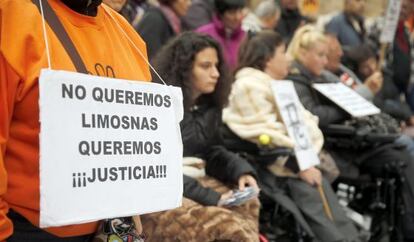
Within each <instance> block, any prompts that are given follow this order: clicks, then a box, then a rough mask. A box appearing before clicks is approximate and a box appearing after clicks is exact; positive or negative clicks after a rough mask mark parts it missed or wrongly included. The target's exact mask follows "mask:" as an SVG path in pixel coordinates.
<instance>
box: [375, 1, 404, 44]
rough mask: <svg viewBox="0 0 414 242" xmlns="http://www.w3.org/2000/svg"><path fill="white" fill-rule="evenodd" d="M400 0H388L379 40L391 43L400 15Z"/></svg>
mask: <svg viewBox="0 0 414 242" xmlns="http://www.w3.org/2000/svg"><path fill="white" fill-rule="evenodd" d="M400 10H401V0H388V8H387V12H386V14H385V19H384V26H383V28H382V31H381V36H380V42H381V43H391V42H393V41H394V36H395V31H396V30H397V25H398V19H399V17H400Z"/></svg>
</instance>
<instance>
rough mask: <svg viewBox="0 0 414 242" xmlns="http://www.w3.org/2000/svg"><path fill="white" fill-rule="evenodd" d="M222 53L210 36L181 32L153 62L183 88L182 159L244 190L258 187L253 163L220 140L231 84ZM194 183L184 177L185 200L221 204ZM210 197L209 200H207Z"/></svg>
mask: <svg viewBox="0 0 414 242" xmlns="http://www.w3.org/2000/svg"><path fill="white" fill-rule="evenodd" d="M223 61H224V60H223V58H222V54H221V49H220V46H219V44H218V43H217V42H216V41H215V40H213V39H212V38H211V37H208V36H206V35H201V34H196V33H192V32H187V33H183V34H182V35H180V36H178V37H176V38H175V39H174V40H172V41H171V42H169V43H168V44H167V45H166V46H165V47H164V48H163V49H162V50H161V51H160V52H159V54H158V55H157V56H156V58H155V59H154V65H155V69H156V70H157V71H158V72H159V74H160V76H162V77H166V78H167V77H168V79H165V81H166V82H167V84H169V85H174V86H178V87H181V88H182V91H183V97H184V98H183V99H184V111H185V112H184V119H183V121H182V122H181V130H182V131H181V132H182V139H183V145H184V156H185V157H186V156H195V157H199V158H201V159H203V160H205V162H206V173H207V175H209V176H211V177H214V178H216V179H218V180H220V181H221V182H223V183H225V184H228V185H235V186H236V187H237V188H238V189H240V190H243V189H244V187H245V186H252V187H255V188H257V184H256V179H255V178H254V176H255V171H254V169H253V167H251V166H250V164H249V163H248V162H247V161H246V160H245V159H243V158H241V157H240V156H238V155H237V154H235V153H232V152H230V151H228V150H227V149H226V148H224V146H223V144H222V141H221V139H220V135H219V130H218V129H219V127H220V125H221V122H222V121H221V110H222V107H223V106H224V105H225V103H226V101H227V97H228V94H229V90H230V85H231V83H230V81H229V79H228V78H227V76H226V71H225V67H224V62H223ZM214 193H215V192H214V191H212V190H209V189H208V188H204V187H202V186H201V185H199V184H198V183H197V181H196V180H195V179H192V178H191V177H187V176H185V178H184V196H185V197H187V198H190V199H192V200H194V201H197V202H199V203H202V204H210V205H212V204H214V203H215V204H217V202H218V201H217V198H218V197H220V196H219V195H217V194H214ZM206 194H208V196H206Z"/></svg>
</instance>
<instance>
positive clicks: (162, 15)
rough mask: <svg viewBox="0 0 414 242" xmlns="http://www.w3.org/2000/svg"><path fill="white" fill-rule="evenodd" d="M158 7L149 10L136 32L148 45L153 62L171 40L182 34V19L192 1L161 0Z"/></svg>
mask: <svg viewBox="0 0 414 242" xmlns="http://www.w3.org/2000/svg"><path fill="white" fill-rule="evenodd" d="M159 3H160V5H159V6H158V7H153V8H149V9H148V10H147V12H146V13H145V14H144V16H143V17H142V19H141V20H140V22H139V24H138V26H137V28H136V30H137V31H138V33H139V34H140V35H141V37H142V38H143V39H144V41H145V43H146V44H147V50H148V58H149V59H150V60H151V59H152V58H153V57H154V56H155V54H156V53H157V52H158V51H159V50H160V48H161V47H162V46H163V45H165V44H166V43H167V41H168V40H169V39H171V38H172V37H174V36H175V35H177V34H179V33H180V32H181V17H183V16H184V15H186V13H187V11H188V8H189V7H190V4H191V1H190V0H159Z"/></svg>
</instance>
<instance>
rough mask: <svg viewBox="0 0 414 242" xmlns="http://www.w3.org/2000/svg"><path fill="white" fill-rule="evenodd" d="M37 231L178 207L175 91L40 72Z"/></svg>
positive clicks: (179, 174)
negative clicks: (38, 223) (38, 224)
mask: <svg viewBox="0 0 414 242" xmlns="http://www.w3.org/2000/svg"><path fill="white" fill-rule="evenodd" d="M39 89H40V101H39V106H40V123H41V132H40V227H51V226H62V225H70V224H80V223H85V222H91V221H96V220H100V219H105V218H113V217H120V216H131V215H137V214H145V213H150V212H155V211H161V210H167V209H172V208H176V207H178V206H180V205H181V199H182V193H183V183H182V177H183V175H182V141H181V133H180V127H179V122H180V121H181V119H182V116H183V109H182V94H181V90H180V89H179V88H176V87H171V86H164V85H160V84H154V83H148V82H137V81H127V80H118V79H112V78H104V77H96V76H91V75H85V74H79V73H73V72H66V71H51V70H42V72H41V75H40V78H39Z"/></svg>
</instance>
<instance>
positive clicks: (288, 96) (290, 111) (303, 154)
mask: <svg viewBox="0 0 414 242" xmlns="http://www.w3.org/2000/svg"><path fill="white" fill-rule="evenodd" d="M272 91H273V96H274V97H275V101H276V106H277V107H278V108H279V111H280V114H281V116H282V120H283V123H284V124H285V125H286V128H287V131H288V134H289V137H291V138H292V139H293V140H294V141H295V149H294V150H295V155H296V159H297V161H298V165H299V169H300V170H306V169H308V168H310V167H312V166H315V165H318V164H319V163H320V160H319V158H318V154H317V153H316V152H315V150H314V149H313V146H312V141H311V139H310V138H309V134H308V130H307V127H306V125H305V122H304V117H303V115H302V112H301V110H302V109H303V107H302V104H301V103H300V101H299V98H298V95H297V93H296V90H295V87H294V85H293V83H292V82H291V81H272Z"/></svg>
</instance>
